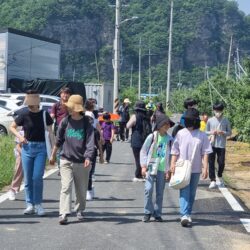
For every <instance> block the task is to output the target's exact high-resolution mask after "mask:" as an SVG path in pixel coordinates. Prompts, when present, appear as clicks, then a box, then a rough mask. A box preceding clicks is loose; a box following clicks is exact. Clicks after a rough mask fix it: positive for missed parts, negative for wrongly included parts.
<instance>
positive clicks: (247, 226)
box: [240, 219, 250, 233]
mask: <svg viewBox="0 0 250 250" xmlns="http://www.w3.org/2000/svg"><path fill="white" fill-rule="evenodd" d="M240 221H241V222H242V224H243V226H244V227H245V229H246V230H247V232H248V233H250V219H240Z"/></svg>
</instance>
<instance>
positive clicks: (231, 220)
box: [0, 142, 250, 250]
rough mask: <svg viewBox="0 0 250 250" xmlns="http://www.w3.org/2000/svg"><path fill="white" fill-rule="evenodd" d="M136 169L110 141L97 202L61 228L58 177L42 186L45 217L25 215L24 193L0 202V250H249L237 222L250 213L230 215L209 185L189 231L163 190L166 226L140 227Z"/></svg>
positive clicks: (171, 194)
mask: <svg viewBox="0 0 250 250" xmlns="http://www.w3.org/2000/svg"><path fill="white" fill-rule="evenodd" d="M134 169H135V166H134V160H133V156H132V151H131V148H130V145H129V143H122V142H114V144H113V153H112V157H111V163H110V164H102V165H100V164H97V167H96V181H95V183H94V185H95V193H96V199H95V200H93V201H88V202H87V208H86V211H85V220H84V221H83V222H79V221H78V220H77V219H76V217H75V215H74V214H72V216H70V217H69V224H68V225H64V226H62V225H59V223H58V206H59V204H58V202H59V192H60V177H58V175H57V173H54V174H53V175H51V176H49V177H48V178H46V179H45V181H44V203H43V205H44V207H45V209H46V211H47V216H46V217H38V216H36V215H32V216H27V215H23V209H24V206H25V205H24V193H23V192H20V193H19V194H18V195H17V200H16V201H9V200H6V201H4V202H3V203H0V249H36V250H38V249H129V250H131V249H192V250H193V249H199V250H201V249H220V250H223V249H227V250H228V249H241V250H242V249H250V235H249V234H248V233H247V232H246V230H245V228H244V227H243V225H242V224H241V222H240V218H250V215H249V211H247V210H246V211H245V212H234V211H233V210H232V209H231V207H230V206H229V204H228V203H227V201H226V200H225V199H224V198H223V196H222V195H221V193H220V191H219V190H213V191H210V190H208V181H201V182H200V184H199V188H198V191H197V196H196V202H195V205H194V208H193V216H192V218H193V225H192V227H190V228H183V227H182V226H181V225H180V221H179V205H178V191H176V190H172V189H169V188H168V187H167V185H166V188H165V195H164V204H163V219H164V222H162V223H160V222H154V221H153V220H152V221H150V222H149V223H144V222H142V221H141V219H142V217H143V198H144V183H141V182H137V183H134V182H132V178H133V174H134ZM73 197H74V195H73ZM72 205H73V204H72Z"/></svg>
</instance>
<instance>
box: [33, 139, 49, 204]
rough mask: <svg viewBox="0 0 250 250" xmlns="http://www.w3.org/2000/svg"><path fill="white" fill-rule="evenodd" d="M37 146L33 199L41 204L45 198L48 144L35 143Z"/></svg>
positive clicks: (35, 202)
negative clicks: (44, 176)
mask: <svg viewBox="0 0 250 250" xmlns="http://www.w3.org/2000/svg"><path fill="white" fill-rule="evenodd" d="M34 147H36V152H34V154H35V156H34V157H35V158H34V172H33V200H34V204H35V205H36V204H41V203H42V199H43V174H44V170H45V165H46V156H47V152H46V145H45V143H43V144H35V145H34Z"/></svg>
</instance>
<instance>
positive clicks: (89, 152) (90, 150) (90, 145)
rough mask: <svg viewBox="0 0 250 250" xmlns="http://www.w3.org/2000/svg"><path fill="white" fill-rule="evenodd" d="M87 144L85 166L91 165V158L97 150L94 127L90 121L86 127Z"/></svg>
mask: <svg viewBox="0 0 250 250" xmlns="http://www.w3.org/2000/svg"><path fill="white" fill-rule="evenodd" d="M85 139H86V145H85V152H84V158H85V162H84V167H85V168H86V167H88V166H89V165H90V159H91V158H92V157H93V155H94V152H95V134H94V128H93V126H92V125H91V124H89V123H88V125H87V128H86V138H85Z"/></svg>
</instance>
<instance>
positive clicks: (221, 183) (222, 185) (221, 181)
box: [216, 177, 225, 187]
mask: <svg viewBox="0 0 250 250" xmlns="http://www.w3.org/2000/svg"><path fill="white" fill-rule="evenodd" d="M216 185H217V186H218V187H225V184H224V181H223V179H222V177H218V179H217V180H216Z"/></svg>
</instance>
